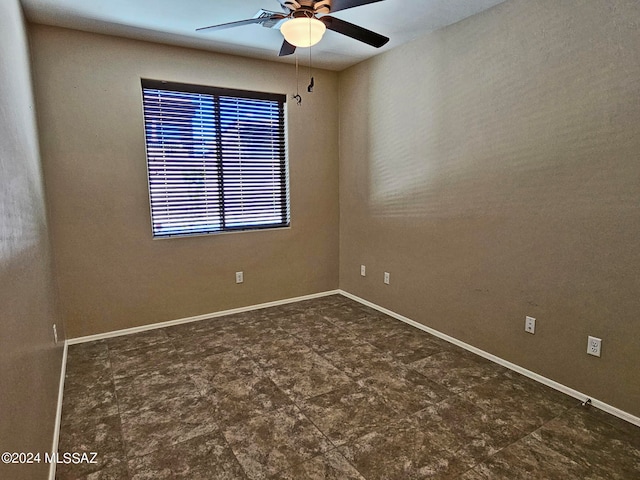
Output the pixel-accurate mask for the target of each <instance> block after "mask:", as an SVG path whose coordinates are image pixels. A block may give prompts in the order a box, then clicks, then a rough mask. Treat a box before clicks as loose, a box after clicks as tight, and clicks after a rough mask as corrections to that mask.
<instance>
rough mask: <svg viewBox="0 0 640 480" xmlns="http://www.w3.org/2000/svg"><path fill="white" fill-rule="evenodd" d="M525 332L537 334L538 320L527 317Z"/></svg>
mask: <svg viewBox="0 0 640 480" xmlns="http://www.w3.org/2000/svg"><path fill="white" fill-rule="evenodd" d="M524 331H525V332H528V333H531V334H535V333H536V319H535V318H533V317H525V320H524Z"/></svg>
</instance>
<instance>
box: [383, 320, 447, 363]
mask: <svg viewBox="0 0 640 480" xmlns="http://www.w3.org/2000/svg"><path fill="white" fill-rule="evenodd" d="M410 328H411V330H408V329H407V330H403V331H400V332H397V333H394V334H393V335H389V336H387V337H382V338H377V339H372V340H371V343H372V345H375V346H376V347H378V348H379V349H381V350H382V351H384V352H388V353H390V354H391V355H392V356H393V357H394V358H396V359H397V360H400V361H402V362H403V363H411V362H415V361H418V360H420V359H422V358H425V357H428V356H430V355H433V354H435V353H440V352H442V351H452V350H454V349H457V348H458V347H455V346H453V345H451V344H449V343H447V342H445V341H444V340H441V339H439V338H436V337H434V336H433V335H429V334H428V333H426V332H422V331H420V330H418V329H417V328H413V327H410Z"/></svg>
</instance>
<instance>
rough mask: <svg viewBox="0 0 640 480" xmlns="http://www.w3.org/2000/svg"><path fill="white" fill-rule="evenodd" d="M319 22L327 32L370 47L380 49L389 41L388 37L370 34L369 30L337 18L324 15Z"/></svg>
mask: <svg viewBox="0 0 640 480" xmlns="http://www.w3.org/2000/svg"><path fill="white" fill-rule="evenodd" d="M319 20H320V21H321V22H322V23H324V24H325V26H326V27H327V28H328V29H329V30H333V31H334V32H338V33H341V34H342V35H346V36H347V37H351V38H354V39H356V40H359V41H361V42H363V43H366V44H368V45H371V46H372V47H376V48H380V47H382V46H383V45H385V44H386V43H387V42H388V41H389V38H388V37H385V36H383V35H380V34H379V33H376V32H372V31H371V30H367V29H366V28H362V27H359V26H358V25H354V24H353V23H349V22H345V21H344V20H340V19H339V18H335V17H329V16H326V15H325V16H324V17H320V19H319Z"/></svg>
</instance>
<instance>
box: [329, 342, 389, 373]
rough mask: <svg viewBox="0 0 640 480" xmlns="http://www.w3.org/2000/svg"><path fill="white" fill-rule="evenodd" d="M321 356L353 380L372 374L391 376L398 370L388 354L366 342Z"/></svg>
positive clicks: (330, 351) (337, 349) (353, 344)
mask: <svg viewBox="0 0 640 480" xmlns="http://www.w3.org/2000/svg"><path fill="white" fill-rule="evenodd" d="M322 356H323V357H324V358H326V359H327V360H329V362H330V363H331V364H332V365H334V366H335V367H336V368H337V369H339V370H340V371H342V372H344V373H345V374H347V375H348V376H349V377H351V378H355V379H357V378H362V377H368V376H371V375H372V374H382V373H385V374H393V373H395V372H397V370H398V369H399V368H400V365H399V364H398V363H397V362H396V361H395V360H394V358H393V357H392V356H391V355H390V354H388V353H385V352H382V351H380V349H378V348H376V347H374V346H373V345H371V344H369V343H366V342H361V343H352V344H351V345H350V346H343V347H341V348H336V349H333V350H327V351H325V352H323V353H322Z"/></svg>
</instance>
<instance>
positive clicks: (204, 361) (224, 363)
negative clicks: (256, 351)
mask: <svg viewBox="0 0 640 480" xmlns="http://www.w3.org/2000/svg"><path fill="white" fill-rule="evenodd" d="M184 371H185V372H186V373H187V374H188V375H189V377H191V380H192V381H193V382H194V383H195V385H196V386H197V388H198V390H199V391H200V392H201V393H202V394H203V395H208V394H209V393H211V391H212V390H213V389H214V388H215V387H216V386H219V385H224V384H225V383H228V382H233V381H235V380H239V379H241V378H251V377H254V376H257V375H262V370H261V369H260V367H259V366H258V365H257V364H256V363H255V362H254V361H253V360H252V359H251V357H250V356H249V355H248V354H247V353H245V352H244V351H243V350H241V349H234V350H229V351H226V352H223V353H218V354H214V355H208V356H205V355H194V356H189V357H188V359H185V360H184Z"/></svg>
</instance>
